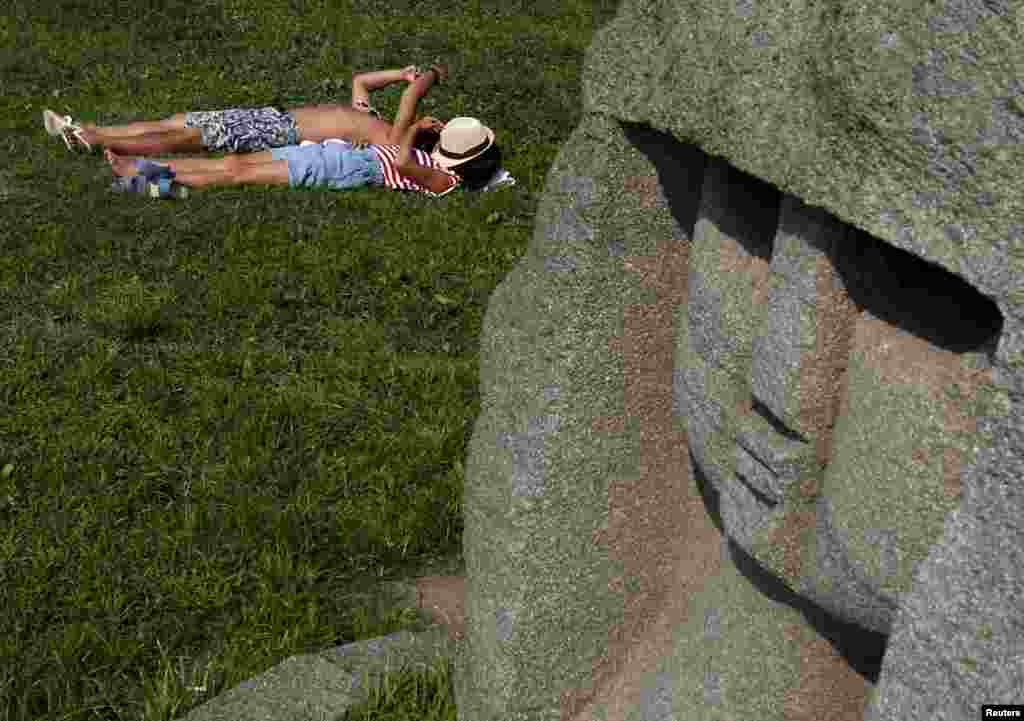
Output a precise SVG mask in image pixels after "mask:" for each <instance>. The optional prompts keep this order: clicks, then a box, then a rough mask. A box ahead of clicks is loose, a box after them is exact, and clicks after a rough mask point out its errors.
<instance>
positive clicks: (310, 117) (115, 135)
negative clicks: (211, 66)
mask: <svg viewBox="0 0 1024 721" xmlns="http://www.w3.org/2000/svg"><path fill="white" fill-rule="evenodd" d="M447 75H448V73H447V68H446V67H445V66H444V65H434V66H431V67H430V68H429V69H425V70H421V69H419V68H417V67H416V66H415V65H410V66H408V67H406V68H402V69H401V70H379V71H375V72H370V73H356V74H355V75H353V77H352V103H351V105H342V104H330V105H305V106H302V107H298V108H291V109H288V110H280V109H278V108H273V107H264V108H232V109H228V110H213V111H202V112H192V113H178V114H176V115H172V116H171V117H169V118H165V119H164V120H155V121H140V122H134V123H129V124H127V125H110V126H104V127H101V126H98V125H90V124H82V125H79V124H77V123H75V122H74V121H73V120H72V119H71V117H70V116H65V117H63V118H61V117H60V116H58V115H57V114H56V113H54V112H53V111H50V110H45V111H43V121H44V124H45V126H46V131H47V132H48V133H49V134H50V135H53V136H59V137H61V138H62V139H63V140H64V142H65V143H66V144H67V146H68V148H72V147H74V146H80V147H85V148H87V149H89V150H91V149H92V146H93V145H101V146H104V147H106V148H108V149H110V150H113V151H114V152H115V153H124V154H132V155H160V154H166V153H194V152H197V151H202V150H207V151H210V152H221V153H251V152H257V151H261V150H269V149H271V148H275V147H281V146H285V145H297V144H299V143H300V142H302V141H303V140H309V141H312V142H314V143H318V142H321V141H323V140H326V139H328V138H340V139H343V140H348V141H350V142H353V143H357V144H359V143H374V144H397V143H399V142H401V140H402V136H403V134H404V132H405V131H406V130H407V129H408V128H410V127H412V125H413V124H414V122H415V120H416V117H415V116H416V105H417V103H419V101H420V99H421V98H423V97H424V96H426V94H427V93H428V92H429V90H430V88H431V87H432V86H433V85H434V83H438V84H440V83H441V82H442V81H443V80H445V79H446V78H447ZM400 80H405V81H407V82H408V83H409V85H408V86H407V87H406V89H405V92H403V93H402V99H401V101H400V104H399V108H398V115H397V116H396V117H395V122H394V123H389V122H387V121H386V120H384V119H382V118H381V117H380V113H378V112H377V111H376V110H374V109H373V107H372V106H371V105H370V102H369V99H370V91H371V90H376V89H377V88H381V87H384V86H386V85H391V84H392V83H396V82H398V81H400Z"/></svg>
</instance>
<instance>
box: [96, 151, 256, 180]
mask: <svg viewBox="0 0 1024 721" xmlns="http://www.w3.org/2000/svg"><path fill="white" fill-rule="evenodd" d="M104 155H105V156H106V158H107V161H108V162H109V163H110V169H111V170H113V171H114V175H121V176H124V175H138V174H139V173H138V170H136V168H135V161H136V160H139V156H134V155H118V154H117V153H114V152H113V151H111V150H110V149H109V148H108V149H107V150H106V151H105V153H104ZM263 155H264V154H263V153H255V154H254V155H247V156H241V155H240V156H237V157H238V160H237V161H235V162H241V163H245V162H257V163H258V162H267V161H268V160H270V157H269V156H270V154H269V153H266V156H267V157H266V158H263V157H262V156H263ZM232 157H233V156H230V155H225V156H224V157H223V158H164V159H155V158H149V160H155V162H158V163H163V164H164V165H166V166H168V167H169V168H170V169H171V170H173V171H174V172H175V173H176V174H177V173H206V172H212V171H216V172H222V171H223V170H224V169H225V168H227V167H228V166H229V164H230V162H231V158H232ZM254 158H255V160H254Z"/></svg>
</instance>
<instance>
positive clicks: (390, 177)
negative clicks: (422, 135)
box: [370, 145, 460, 198]
mask: <svg viewBox="0 0 1024 721" xmlns="http://www.w3.org/2000/svg"><path fill="white" fill-rule="evenodd" d="M370 147H371V148H373V150H374V152H375V153H377V157H378V158H379V159H380V165H381V169H382V170H383V171H384V186H385V187H387V188H391V189H392V190H416V191H418V192H421V193H426V194H427V195H429V196H431V197H433V198H440V197H442V196H444V195H447V194H448V193H450V192H451V191H452V190H453V189H454V188H455V187H456V186H457V185H458V184H459V182H460V181H459V176H457V175H456V174H455V173H452V172H451V171H448V170H445V169H444V168H442V167H441V166H440V165H438V164H437V163H435V162H434V161H433V160H431V158H430V154H429V153H425V152H423V151H422V150H419V149H418V148H410V150H411V151H412V160H413V162H414V163H416V164H417V165H422V166H423V167H425V168H433V169H434V170H440V171H441V172H442V173H447V174H448V175H449V176H450V177H451V184H450V185H449V186H448V190H446V191H444V192H443V193H435V192H433V191H431V190H428V189H427V188H424V187H423V186H421V185H419V184H418V183H416V182H415V181H414V180H413V179H412V178H407V177H405V176H403V175H402V174H401V173H399V172H398V168H397V167H396V161H397V160H398V151H399V149H400V146H398V145H371V146H370Z"/></svg>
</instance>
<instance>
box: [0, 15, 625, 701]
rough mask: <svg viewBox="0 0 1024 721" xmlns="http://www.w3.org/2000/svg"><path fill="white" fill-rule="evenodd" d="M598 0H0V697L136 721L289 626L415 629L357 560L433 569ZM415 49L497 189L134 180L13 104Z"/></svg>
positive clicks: (253, 88) (442, 105) (228, 677)
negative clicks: (424, 190)
mask: <svg viewBox="0 0 1024 721" xmlns="http://www.w3.org/2000/svg"><path fill="white" fill-rule="evenodd" d="M616 4H617V3H616V2H603V1H602V2H582V1H579V2H565V3H559V4H552V5H550V9H540V6H537V7H534V5H535V4H532V3H516V2H507V1H503V2H480V1H476V2H470V1H469V0H464V1H462V2H456V3H454V4H453V3H448V4H446V5H445V6H444V12H436V11H435V10H434V9H433V6H431V5H426V4H423V3H419V2H414V1H413V0H399V1H396V2H388V3H373V2H369V3H367V2H360V3H354V2H347V3H335V2H328V1H327V0H322V1H321V2H307V3H303V4H301V7H302V12H299V11H297V10H296V9H295V8H297V7H298V5H296V4H295V3H291V4H289V3H284V4H282V3H271V2H266V1H265V0H259V1H255V0H232V1H231V2H226V3H219V2H212V1H211V2H195V1H190V2H180V1H179V2H175V1H169V2H161V3H138V2H133V3H127V2H102V3H101V2H98V1H95V0H78V1H77V2H75V1H72V0H64V1H62V2H44V3H39V2H28V0H14V2H13V5H11V4H9V5H8V7H7V8H6V9H5V11H4V15H3V17H0V37H2V38H3V39H4V40H5V42H4V43H3V47H4V50H3V51H0V78H2V79H3V80H2V83H3V93H0V109H2V111H3V112H0V126H2V127H3V131H4V132H3V133H0V154H2V155H3V157H4V158H5V162H4V164H3V165H2V167H0V225H2V226H3V228H4V232H3V234H2V236H0V248H2V251H3V252H0V606H2V607H3V609H4V613H3V614H0V719H3V721H8V720H10V721H30V720H31V721H37V720H39V719H54V720H56V719H61V720H62V721H76V720H78V719H140V718H141V719H145V720H146V721H157V720H161V721H166V720H169V719H175V718H178V717H180V716H182V715H184V714H185V713H187V712H188V711H189V710H190V709H192V708H194V707H195V706H197V705H200V704H202V703H203V702H205V701H206V700H208V699H210V698H212V697H213V696H215V695H217V694H219V693H220V692H221V691H223V690H225V689H227V688H230V687H232V686H234V685H236V684H238V683H240V682H241V681H243V680H245V679H247V678H250V677H252V676H255V675H257V674H259V673H261V672H263V671H265V670H266V669H268V668H270V667H272V666H274V665H276V664H277V663H280V662H281V661H282V660H284V659H286V658H288V657H289V656H292V655H296V654H303V653H311V652H315V651H319V650H322V649H325V648H330V647H332V646H336V645H339V644H342V643H350V642H353V641H356V640H361V639H364V638H371V637H375V636H381V635H385V634H388V633H391V632H394V631H397V630H401V629H411V630H418V629H419V628H421V621H419V620H418V619H417V618H416V617H415V615H414V614H412V613H411V612H409V611H408V610H407V609H405V610H403V609H400V608H396V607H389V606H388V604H387V603H385V602H384V601H382V600H381V599H382V596H381V593H380V592H379V588H380V587H381V584H382V582H384V581H389V580H396V579H411V578H414V577H415V576H417V575H419V574H420V572H421V571H422V570H423V569H425V568H427V567H434V565H435V564H441V565H443V566H445V567H446V568H452V569H457V568H458V567H459V564H460V562H461V548H460V545H461V544H460V540H461V533H462V485H463V479H464V471H463V459H464V456H465V451H466V444H467V442H468V440H469V437H470V434H471V432H472V427H473V422H474V421H475V418H476V416H477V414H478V412H479V398H478V391H477V382H478V361H477V352H478V343H479V335H480V329H481V324H482V318H483V314H484V311H485V310H486V305H487V301H488V298H489V296H490V294H491V292H492V291H493V289H494V288H495V286H496V285H497V284H498V283H499V282H500V281H501V279H502V278H503V277H504V276H505V275H506V274H507V273H508V271H509V270H510V269H511V267H512V266H513V265H514V263H515V262H516V261H517V259H518V258H519V257H520V256H521V255H522V253H523V252H524V250H525V248H526V246H527V244H528V242H529V238H530V234H531V232H532V222H533V217H534V214H535V211H536V206H537V198H538V194H539V193H540V191H541V190H542V189H543V185H544V177H545V174H546V172H547V169H548V168H549V167H550V166H551V163H552V162H553V161H554V158H555V154H556V153H557V151H558V148H559V146H560V145H561V143H562V142H564V140H565V139H566V138H567V137H568V134H569V133H570V132H571V131H572V129H573V128H574V126H575V124H576V121H577V119H578V117H579V104H580V103H579V72H580V66H581V64H582V57H583V51H584V49H585V48H586V46H587V44H588V43H589V40H590V37H591V35H592V34H593V31H594V29H595V28H596V27H599V26H600V25H601V24H603V23H604V22H607V21H608V20H609V19H610V18H611V16H612V14H613V13H614V10H615V6H616ZM544 7H545V8H547V7H548V6H544ZM542 12H543V13H544V14H543V15H540V13H542ZM453 18H458V22H455V21H453ZM434 58H444V59H446V60H447V61H448V62H449V64H450V66H451V68H452V74H451V78H450V79H449V82H448V83H446V85H445V86H443V87H441V88H437V89H435V90H434V91H433V92H432V93H431V95H430V96H428V97H427V98H426V99H425V100H424V101H423V103H422V104H421V107H420V111H421V113H423V114H432V115H435V116H437V117H441V118H447V117H454V116H456V115H472V116H476V117H479V118H481V119H482V120H484V122H486V123H487V124H488V125H490V126H491V127H492V128H494V129H495V131H496V132H497V137H498V142H499V143H501V144H502V145H503V150H504V151H505V153H504V154H505V158H506V162H505V166H506V167H507V168H508V169H509V170H510V171H511V172H512V173H513V175H515V176H516V178H517V181H518V183H517V185H516V186H514V187H512V188H506V189H503V190H500V191H498V192H495V193H487V194H463V195H452V196H449V197H446V198H445V199H444V200H442V201H436V200H432V199H430V198H427V197H425V196H415V195H410V194H400V193H395V192H390V191H385V190H382V189H361V190H358V191H350V192H341V193H339V192H333V193H332V192H329V191H302V190H292V189H288V188H258V187H248V188H242V189H232V188H226V189H219V190H209V191H197V192H195V193H194V194H193V196H192V198H190V199H189V200H188V201H185V202H177V203H176V202H159V201H152V200H148V199H145V198H142V197H134V196H133V197H126V196H120V195H113V194H111V193H109V192H108V191H107V190H106V188H107V185H108V183H109V173H108V171H107V169H106V168H105V167H104V164H103V162H102V160H101V158H100V157H99V156H89V155H74V154H70V153H68V152H67V151H66V149H65V148H64V146H63V144H61V143H59V142H57V141H54V140H52V139H50V138H48V137H47V136H46V135H45V133H44V132H43V130H42V124H41V116H40V113H41V111H42V109H43V108H46V107H49V108H52V109H54V110H56V111H58V112H61V113H71V114H72V115H74V116H75V117H76V118H77V119H80V120H82V121H86V122H88V121H95V122H100V123H104V122H126V121H129V120H132V119H143V118H153V117H162V116H165V115H169V114H171V113H173V112H180V111H184V110H188V109H204V108H206V109H208V108H217V107H230V106H237V105H243V106H244V105H256V104H267V103H270V102H281V103H284V104H287V105H296V104H303V103H316V102H331V101H339V100H340V101H343V102H344V101H347V99H348V86H347V83H348V81H349V78H350V77H351V74H352V72H353V71H355V70H369V69H375V68H384V67H401V66H404V65H407V64H410V63H419V62H422V61H424V60H431V59H434ZM524 68H530V70H531V71H530V72H523V70H524ZM400 94H401V87H400V86H394V87H391V88H386V89H384V90H382V91H380V92H379V93H378V94H377V95H376V96H375V98H374V103H375V105H376V106H377V107H378V108H379V109H380V110H381V111H382V112H383V113H385V114H386V115H388V116H393V114H394V112H395V111H396V110H397V105H398V98H399V96H400ZM446 673H447V669H434V673H433V674H412V675H409V676H399V677H396V678H395V679H392V680H389V681H388V682H387V683H386V684H385V687H384V688H383V689H382V690H383V692H384V693H383V695H382V696H379V697H375V700H374V702H373V703H372V704H370V705H367V706H366V707H365V708H364V709H362V711H360V713H364V714H366V715H364V716H356V717H354V718H353V719H352V721H361V720H362V719H369V718H380V719H385V718H387V719H404V718H410V719H411V718H417V719H425V720H426V721H431V720H432V719H442V718H444V719H449V718H454V715H453V714H454V702H453V701H452V699H451V694H450V687H449V685H448V678H447V676H446V675H445V674H446ZM417 684H419V685H417ZM374 704H376V705H374ZM373 709H376V710H373ZM373 714H376V715H373Z"/></svg>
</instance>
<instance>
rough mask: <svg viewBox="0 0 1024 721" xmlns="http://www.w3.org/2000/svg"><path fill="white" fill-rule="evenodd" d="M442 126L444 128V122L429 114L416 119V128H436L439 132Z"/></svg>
mask: <svg viewBox="0 0 1024 721" xmlns="http://www.w3.org/2000/svg"><path fill="white" fill-rule="evenodd" d="M442 128H444V123H442V122H441V121H440V120H438V119H437V118H432V117H430V116H429V115H427V116H426V117H423V118H420V119H419V120H417V121H416V129H417V130H436V131H437V132H439V133H440V132H441V129H442Z"/></svg>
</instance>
